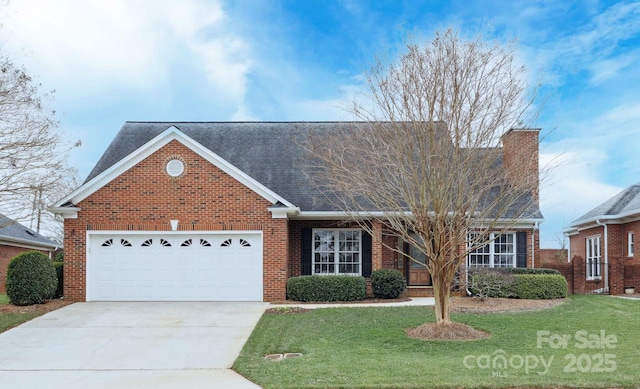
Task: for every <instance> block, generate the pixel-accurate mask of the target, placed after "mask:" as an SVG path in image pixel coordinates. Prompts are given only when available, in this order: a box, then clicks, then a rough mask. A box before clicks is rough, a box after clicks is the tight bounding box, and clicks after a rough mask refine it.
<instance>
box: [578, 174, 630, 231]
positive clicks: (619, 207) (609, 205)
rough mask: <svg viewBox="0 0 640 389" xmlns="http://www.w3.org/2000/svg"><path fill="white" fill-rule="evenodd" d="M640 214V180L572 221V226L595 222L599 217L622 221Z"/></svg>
mask: <svg viewBox="0 0 640 389" xmlns="http://www.w3.org/2000/svg"><path fill="white" fill-rule="evenodd" d="M633 216H640V182H639V183H637V184H635V185H631V186H630V187H628V188H626V189H625V190H623V191H622V192H620V193H618V194H617V195H615V196H613V197H611V198H610V199H608V200H607V201H605V202H604V203H602V204H600V205H598V206H597V207H595V208H594V209H592V210H591V211H589V212H587V213H586V214H584V215H582V216H580V217H579V218H577V219H576V220H574V221H573V223H571V227H578V226H580V225H584V224H588V223H594V222H595V221H597V220H599V219H608V220H614V221H622V219H624V218H627V217H633Z"/></svg>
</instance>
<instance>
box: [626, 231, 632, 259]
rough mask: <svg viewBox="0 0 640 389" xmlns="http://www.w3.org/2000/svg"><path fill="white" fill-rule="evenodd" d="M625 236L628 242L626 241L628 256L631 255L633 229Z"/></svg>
mask: <svg viewBox="0 0 640 389" xmlns="http://www.w3.org/2000/svg"><path fill="white" fill-rule="evenodd" d="M627 237H628V242H629V243H628V248H629V249H628V252H627V255H628V256H629V257H633V231H630V232H629V233H628V235H627Z"/></svg>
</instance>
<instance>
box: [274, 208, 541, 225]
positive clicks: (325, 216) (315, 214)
mask: <svg viewBox="0 0 640 389" xmlns="http://www.w3.org/2000/svg"><path fill="white" fill-rule="evenodd" d="M270 209H271V208H270ZM387 214H389V212H382V211H362V212H345V211H299V212H298V213H297V214H296V215H295V216H292V217H291V219H292V220H343V219H351V218H354V217H356V218H358V219H368V218H384V217H385V216H386V215H387ZM405 214H406V215H407V216H411V215H412V212H405ZM487 220H488V219H487ZM488 221H490V222H492V223H493V224H494V225H493V227H497V226H501V225H508V226H509V228H511V229H526V228H531V227H535V228H537V226H538V225H539V224H540V223H542V222H543V221H544V218H522V219H517V221H516V222H515V224H512V223H514V222H513V219H498V220H493V219H491V220H488ZM482 224H483V221H482V220H477V221H475V226H472V227H470V228H478V227H482Z"/></svg>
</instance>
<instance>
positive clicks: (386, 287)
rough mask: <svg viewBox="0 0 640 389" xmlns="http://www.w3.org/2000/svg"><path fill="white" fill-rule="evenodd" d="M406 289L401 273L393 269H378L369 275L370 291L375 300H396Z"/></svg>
mask: <svg viewBox="0 0 640 389" xmlns="http://www.w3.org/2000/svg"><path fill="white" fill-rule="evenodd" d="M406 288H407V282H406V281H405V279H404V276H403V275H402V273H400V272H399V271H398V270H395V269H378V270H375V271H373V272H372V273H371V290H372V292H373V295H374V296H375V297H377V298H383V299H394V298H397V297H398V296H400V295H401V294H402V292H404V290H405V289H406Z"/></svg>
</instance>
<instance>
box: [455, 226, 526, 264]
mask: <svg viewBox="0 0 640 389" xmlns="http://www.w3.org/2000/svg"><path fill="white" fill-rule="evenodd" d="M474 233H475V232H474V231H469V233H468V234H467V235H471V234H474ZM501 235H510V236H511V239H512V246H513V253H512V259H513V261H512V262H511V263H512V266H495V256H497V255H501V254H508V253H496V252H495V251H494V250H495V244H496V242H497V237H499V236H501ZM532 235H533V234H532ZM488 238H489V241H488V242H487V243H486V244H485V245H484V246H482V247H478V248H477V249H476V251H477V250H480V249H484V247H486V246H489V252H488V253H484V252H470V253H469V254H467V267H469V268H483V267H485V268H486V267H488V268H492V269H493V268H508V267H518V238H517V236H516V233H515V232H513V231H504V232H502V231H498V232H492V233H490V234H489V237H488ZM498 244H501V243H500V242H498ZM525 246H526V242H525ZM472 255H475V256H478V255H489V266H477V265H472V264H471V256H472Z"/></svg>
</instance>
